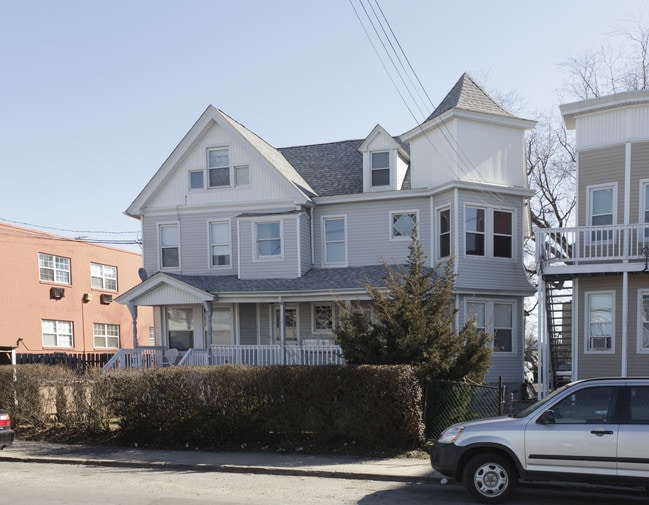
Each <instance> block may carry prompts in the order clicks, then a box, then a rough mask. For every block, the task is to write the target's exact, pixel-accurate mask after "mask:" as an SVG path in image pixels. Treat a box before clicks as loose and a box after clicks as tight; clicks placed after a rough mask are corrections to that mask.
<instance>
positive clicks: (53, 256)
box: [38, 252, 72, 286]
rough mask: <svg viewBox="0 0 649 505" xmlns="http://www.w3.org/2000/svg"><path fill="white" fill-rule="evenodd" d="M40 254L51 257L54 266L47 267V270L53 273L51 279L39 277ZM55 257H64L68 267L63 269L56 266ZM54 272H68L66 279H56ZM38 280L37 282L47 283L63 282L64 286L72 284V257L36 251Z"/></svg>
mask: <svg viewBox="0 0 649 505" xmlns="http://www.w3.org/2000/svg"><path fill="white" fill-rule="evenodd" d="M41 256H51V257H52V259H53V263H54V266H52V268H51V269H50V268H48V270H52V273H53V277H54V278H53V279H51V280H50V279H43V278H42V277H41V268H42V267H41ZM56 258H61V259H66V260H68V269H67V270H63V269H61V268H56ZM56 272H67V273H68V281H67V282H65V281H57V280H56ZM38 281H39V282H45V283H48V284H63V285H65V286H71V285H72V258H68V257H67V256H59V255H58V254H51V253H43V252H41V253H38Z"/></svg>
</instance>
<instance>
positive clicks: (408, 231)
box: [390, 211, 418, 240]
mask: <svg viewBox="0 0 649 505" xmlns="http://www.w3.org/2000/svg"><path fill="white" fill-rule="evenodd" d="M417 222H418V217H417V212H416V211H408V212H391V213H390V239H391V240H395V239H406V240H407V239H410V237H411V235H412V233H413V232H416V231H417Z"/></svg>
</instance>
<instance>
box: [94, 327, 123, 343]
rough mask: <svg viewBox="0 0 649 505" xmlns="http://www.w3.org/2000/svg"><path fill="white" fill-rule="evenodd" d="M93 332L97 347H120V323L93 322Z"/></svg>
mask: <svg viewBox="0 0 649 505" xmlns="http://www.w3.org/2000/svg"><path fill="white" fill-rule="evenodd" d="M92 333H93V337H94V344H95V347H100V348H106V347H108V348H118V347H119V325H117V324H106V323H93V325H92Z"/></svg>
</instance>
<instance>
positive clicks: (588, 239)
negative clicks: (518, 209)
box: [535, 223, 649, 268]
mask: <svg viewBox="0 0 649 505" xmlns="http://www.w3.org/2000/svg"><path fill="white" fill-rule="evenodd" d="M535 235H536V257H537V260H538V261H539V262H540V265H541V267H542V268H543V267H547V266H551V267H555V266H557V267H559V266H577V265H594V264H597V263H607V264H611V263H620V264H622V263H625V262H645V261H646V259H647V256H648V255H649V223H647V224H644V223H642V224H628V225H609V226H582V227H576V228H546V229H539V230H536V232H535Z"/></svg>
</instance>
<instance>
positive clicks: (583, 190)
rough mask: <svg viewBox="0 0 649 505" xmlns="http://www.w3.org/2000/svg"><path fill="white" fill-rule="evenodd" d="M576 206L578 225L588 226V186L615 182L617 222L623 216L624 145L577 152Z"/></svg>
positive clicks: (620, 220) (619, 221)
mask: <svg viewBox="0 0 649 505" xmlns="http://www.w3.org/2000/svg"><path fill="white" fill-rule="evenodd" d="M578 165H579V168H578V170H579V172H578V174H579V175H578V188H579V189H578V196H577V199H578V207H577V215H578V216H579V225H580V226H588V225H589V224H590V223H589V222H588V218H589V209H588V205H589V203H588V202H589V198H588V187H589V186H593V185H598V184H613V183H617V209H616V210H617V223H614V224H619V223H621V222H622V220H623V218H624V203H625V202H624V165H625V147H624V145H617V146H611V147H606V148H603V149H593V150H591V151H583V152H580V153H579V158H578Z"/></svg>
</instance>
